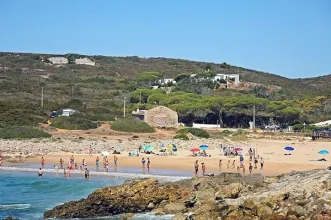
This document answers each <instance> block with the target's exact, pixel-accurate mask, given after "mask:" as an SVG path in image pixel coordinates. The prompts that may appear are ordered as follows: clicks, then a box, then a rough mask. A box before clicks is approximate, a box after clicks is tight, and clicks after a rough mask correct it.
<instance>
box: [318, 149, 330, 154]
mask: <svg viewBox="0 0 331 220" xmlns="http://www.w3.org/2000/svg"><path fill="white" fill-rule="evenodd" d="M318 154H322V155H325V154H329V151H327V150H321V151H319V152H318Z"/></svg>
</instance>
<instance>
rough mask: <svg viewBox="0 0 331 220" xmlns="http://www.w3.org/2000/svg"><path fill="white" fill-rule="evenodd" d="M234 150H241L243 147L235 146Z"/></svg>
mask: <svg viewBox="0 0 331 220" xmlns="http://www.w3.org/2000/svg"><path fill="white" fill-rule="evenodd" d="M234 150H235V151H242V150H243V149H242V148H240V147H236V148H235V149H234Z"/></svg>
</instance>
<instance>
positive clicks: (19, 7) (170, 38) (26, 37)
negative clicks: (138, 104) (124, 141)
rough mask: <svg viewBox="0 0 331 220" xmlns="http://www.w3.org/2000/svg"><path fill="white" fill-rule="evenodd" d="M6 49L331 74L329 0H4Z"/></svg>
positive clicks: (0, 39) (1, 40)
mask: <svg viewBox="0 0 331 220" xmlns="http://www.w3.org/2000/svg"><path fill="white" fill-rule="evenodd" d="M0 28H1V31H0V51H11V52H38V53H61V54H62V53H69V52H71V53H81V54H91V55H96V54H98V55H111V56H141V57H171V58H182V59H189V60H197V61H208V62H217V63H221V62H227V63H229V64H232V65H237V66H242V67H246V68H250V69H256V70H261V71H267V72H271V73H275V74H278V75H282V76H286V77H289V78H303V77H312V76H319V75H326V74H331V1H330V0H224V1H223V0H209V1H207V0H206V1H198V0H196V1H194V0H166V1H161V0H160V1H158V0H139V1H138V0H117V1H115V0H93V1H88V0H70V1H68V0H48V1H45V0H30V1H28V0H15V1H14V0H1V1H0Z"/></svg>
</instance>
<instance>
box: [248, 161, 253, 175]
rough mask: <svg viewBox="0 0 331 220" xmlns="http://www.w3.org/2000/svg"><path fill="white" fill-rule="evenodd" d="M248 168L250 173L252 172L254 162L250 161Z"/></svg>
mask: <svg viewBox="0 0 331 220" xmlns="http://www.w3.org/2000/svg"><path fill="white" fill-rule="evenodd" d="M248 169H249V173H252V170H253V166H252V164H251V163H249V166H248Z"/></svg>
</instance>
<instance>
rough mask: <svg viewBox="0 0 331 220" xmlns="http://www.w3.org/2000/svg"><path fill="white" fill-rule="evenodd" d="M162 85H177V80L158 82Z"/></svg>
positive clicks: (161, 80)
mask: <svg viewBox="0 0 331 220" xmlns="http://www.w3.org/2000/svg"><path fill="white" fill-rule="evenodd" d="M157 82H158V83H159V84H160V85H162V86H163V85H168V84H173V85H175V84H176V80H174V79H160V80H159V81H157Z"/></svg>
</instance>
